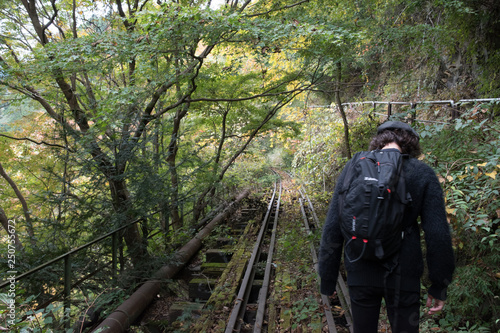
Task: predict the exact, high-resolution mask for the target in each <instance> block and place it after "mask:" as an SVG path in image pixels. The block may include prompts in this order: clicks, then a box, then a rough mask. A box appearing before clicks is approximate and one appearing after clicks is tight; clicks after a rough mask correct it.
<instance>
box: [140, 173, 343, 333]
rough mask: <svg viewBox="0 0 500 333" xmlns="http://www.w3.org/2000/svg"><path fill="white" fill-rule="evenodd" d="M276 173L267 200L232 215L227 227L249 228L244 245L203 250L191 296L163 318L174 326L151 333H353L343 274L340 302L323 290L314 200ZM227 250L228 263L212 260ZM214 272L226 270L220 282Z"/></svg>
mask: <svg viewBox="0 0 500 333" xmlns="http://www.w3.org/2000/svg"><path fill="white" fill-rule="evenodd" d="M277 174H278V175H280V174H281V176H280V177H277V179H276V181H275V183H274V188H273V187H271V191H269V194H268V197H267V198H268V199H267V202H266V203H264V202H263V201H260V203H259V204H258V206H257V207H259V208H258V209H248V208H245V207H242V208H241V212H240V215H241V216H240V217H244V216H246V217H245V218H243V220H240V219H236V217H233V218H232V221H231V222H228V224H227V225H226V227H229V226H232V227H233V228H235V227H236V228H237V229H239V228H242V227H237V226H239V225H244V229H245V230H244V231H242V233H241V234H239V235H238V236H237V237H235V238H233V239H234V240H236V239H238V241H237V242H236V243H234V244H233V245H231V248H226V247H219V248H218V250H215V248H213V249H205V250H204V252H203V253H202V254H200V255H199V258H198V259H197V260H196V262H197V263H193V264H192V265H190V268H189V269H190V270H191V269H193V271H192V272H194V273H193V274H194V275H193V278H192V279H191V278H190V279H191V280H189V281H190V282H189V294H190V295H189V298H184V299H177V300H175V301H174V302H175V304H171V305H169V308H168V309H167V312H168V315H167V314H166V313H167V312H163V315H162V316H161V317H160V318H158V319H159V320H163V323H166V322H168V325H167V326H162V325H165V324H156V325H158V326H157V327H158V328H159V327H160V326H162V327H163V328H162V329H159V330H154V331H152V332H172V331H175V332H203V333H212V332H217V333H219V332H220V333H221V332H225V333H232V332H243V333H247V332H295V331H297V332H299V331H300V332H318V333H319V332H339V333H346V332H350V331H351V329H350V328H351V327H352V325H351V321H350V313H349V302H348V296H347V290H346V287H345V284H344V282H343V279H342V276H340V277H339V285H338V287H337V291H338V293H337V295H338V297H335V298H329V297H326V296H324V295H320V294H319V292H318V282H317V281H318V276H317V261H318V260H317V246H318V245H319V244H317V243H318V242H317V234H318V233H320V232H321V224H320V222H319V219H318V217H317V215H316V212H315V210H314V208H313V205H312V203H311V200H310V199H309V197H308V196H307V194H306V192H305V190H304V188H303V187H301V188H300V189H297V186H296V185H297V184H295V183H294V181H293V180H292V179H291V177H290V176H289V175H285V174H283V173H282V172H279V173H277ZM242 222H243V223H242ZM310 234H313V235H312V236H309V235H310ZM292 235H293V236H292ZM233 237H234V236H233ZM224 251H227V253H230V256H229V257H227V259H224V260H223V262H222V261H221V262H220V263H219V262H218V261H212V260H210V259H209V258H208V255H209V254H211V255H212V254H213V253H214V252H218V253H224ZM196 265H199V266H196ZM210 265H211V266H210ZM204 266H205V270H204V268H203V267H204ZM208 266H210V267H211V269H212V271H213V270H214V269H217V270H219V269H220V273H218V275H217V276H218V277H217V278H212V273H211V272H212V271H210V272H209V271H207V267H208ZM196 267H198V268H196ZM200 268H201V270H200ZM196 272H197V273H196ZM194 280H199V281H198V282H196V283H193V281H194ZM209 280H210V282H209ZM185 281H187V280H185ZM193 288H195V289H197V290H200V289H203V290H204V294H205V295H204V296H200V295H201V294H199V293H198V294H196V295H197V296H191V291H192V289H193ZM200 297H206V298H200ZM313 303H314V304H313ZM304 304H307V309H306V306H304ZM174 305H175V306H174ZM179 307H182V309H179ZM173 309H175V311H174V310H173ZM193 311H194V312H193ZM174 312H175V313H176V314H175V315H173V314H172V313H174ZM186 318H189V319H188V320H187V321H186ZM154 325H155V324H154V323H153V326H154ZM153 326H148V327H153Z"/></svg>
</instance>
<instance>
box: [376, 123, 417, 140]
mask: <svg viewBox="0 0 500 333" xmlns="http://www.w3.org/2000/svg"><path fill="white" fill-rule="evenodd" d="M395 129H402V130H405V131H407V132H410V133H411V134H413V135H415V136H416V137H417V138H418V139H420V136H419V135H418V133H417V131H415V130H414V129H413V127H411V126H410V125H408V124H407V123H403V122H401V121H386V122H385V123H383V124H382V125H380V126H379V127H378V128H377V134H379V133H381V132H383V131H384V130H395Z"/></svg>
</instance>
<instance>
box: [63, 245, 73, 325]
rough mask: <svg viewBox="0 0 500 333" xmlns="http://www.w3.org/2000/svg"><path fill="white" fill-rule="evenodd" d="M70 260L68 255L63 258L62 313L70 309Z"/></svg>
mask: <svg viewBox="0 0 500 333" xmlns="http://www.w3.org/2000/svg"><path fill="white" fill-rule="evenodd" d="M70 296H71V258H70V255H69V254H68V255H67V256H65V257H64V313H68V314H69V312H70V309H71V298H70ZM68 325H69V318H68V320H67V321H66V326H68Z"/></svg>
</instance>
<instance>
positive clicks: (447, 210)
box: [446, 208, 457, 215]
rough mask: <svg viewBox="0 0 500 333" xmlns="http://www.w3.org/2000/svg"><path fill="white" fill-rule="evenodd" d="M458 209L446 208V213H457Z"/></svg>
mask: <svg viewBox="0 0 500 333" xmlns="http://www.w3.org/2000/svg"><path fill="white" fill-rule="evenodd" d="M456 211H457V210H456V209H455V208H446V213H448V214H450V215H455V212H456Z"/></svg>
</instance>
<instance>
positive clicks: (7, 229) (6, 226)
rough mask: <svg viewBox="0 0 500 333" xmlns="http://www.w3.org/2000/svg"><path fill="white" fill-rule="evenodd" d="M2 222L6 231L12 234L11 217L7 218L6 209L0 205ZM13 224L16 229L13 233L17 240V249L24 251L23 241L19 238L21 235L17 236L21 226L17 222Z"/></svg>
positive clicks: (0, 221)
mask: <svg viewBox="0 0 500 333" xmlns="http://www.w3.org/2000/svg"><path fill="white" fill-rule="evenodd" d="M0 223H2V226H3V227H4V228H5V231H7V233H8V234H9V235H11V233H9V219H8V218H7V215H6V214H5V211H4V210H3V208H2V207H0ZM12 226H14V230H15V232H14V233H13V235H14V241H15V246H16V249H17V250H18V251H23V250H24V246H23V244H22V243H21V241H20V240H19V237H18V236H17V230H18V229H19V228H18V227H17V225H15V224H13V225H12Z"/></svg>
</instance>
